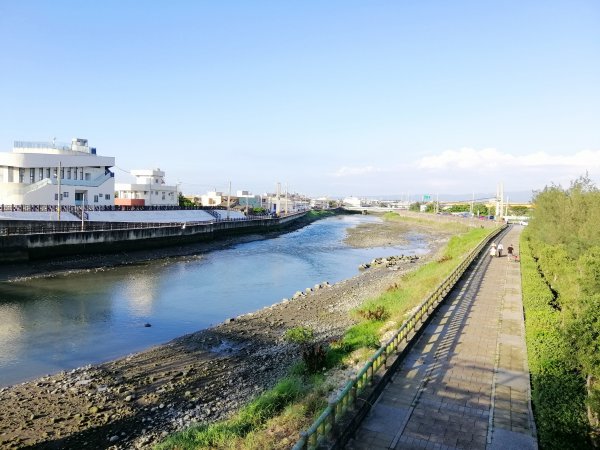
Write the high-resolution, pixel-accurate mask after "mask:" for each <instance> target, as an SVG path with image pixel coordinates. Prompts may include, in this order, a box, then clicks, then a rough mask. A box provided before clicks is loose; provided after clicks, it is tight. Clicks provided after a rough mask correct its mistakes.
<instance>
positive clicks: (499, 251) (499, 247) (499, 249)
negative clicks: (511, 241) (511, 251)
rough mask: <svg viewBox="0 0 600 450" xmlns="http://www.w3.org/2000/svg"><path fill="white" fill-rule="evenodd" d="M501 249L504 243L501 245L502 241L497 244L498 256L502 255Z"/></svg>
mask: <svg viewBox="0 0 600 450" xmlns="http://www.w3.org/2000/svg"><path fill="white" fill-rule="evenodd" d="M502 250H504V245H502V242H500V243H499V244H498V256H499V257H502Z"/></svg>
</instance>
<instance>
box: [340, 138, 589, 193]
mask: <svg viewBox="0 0 600 450" xmlns="http://www.w3.org/2000/svg"><path fill="white" fill-rule="evenodd" d="M586 172H589V175H590V176H591V177H592V179H597V178H598V174H600V151H599V150H582V151H579V152H574V153H572V154H563V155H553V154H549V153H547V152H532V153H528V154H522V155H514V154H511V153H506V152H502V151H500V150H497V149H494V148H486V149H481V150H478V149H473V148H461V149H459V150H447V151H443V152H440V153H438V154H435V155H429V156H426V157H422V158H418V159H414V160H413V161H406V160H402V161H400V160H399V159H398V158H396V159H394V158H393V157H390V159H389V160H388V161H385V162H379V163H378V164H364V165H362V166H361V165H356V166H342V167H340V168H338V169H337V170H335V171H331V172H330V173H329V176H331V177H332V180H331V183H332V186H334V187H335V188H336V189H339V191H340V192H344V193H357V192H359V193H360V194H361V195H377V194H392V193H402V192H404V193H406V192H412V193H418V192H440V193H442V192H446V193H457V194H461V193H465V192H473V191H475V192H492V193H493V192H495V189H496V184H497V183H499V182H503V183H504V186H505V190H506V191H513V192H516V191H531V190H534V189H541V188H543V187H544V186H547V185H549V184H551V183H557V184H561V185H563V186H568V185H569V183H570V182H571V181H572V180H575V179H576V178H577V177H578V176H580V175H583V174H585V173H586Z"/></svg>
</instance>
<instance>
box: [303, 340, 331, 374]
mask: <svg viewBox="0 0 600 450" xmlns="http://www.w3.org/2000/svg"><path fill="white" fill-rule="evenodd" d="M302 360H303V361H304V364H305V365H306V370H307V371H308V373H316V372H318V371H319V370H321V369H324V368H325V366H326V364H327V351H326V350H325V348H324V347H323V346H322V345H321V344H315V345H311V346H309V347H307V348H305V349H304V351H303V352H302Z"/></svg>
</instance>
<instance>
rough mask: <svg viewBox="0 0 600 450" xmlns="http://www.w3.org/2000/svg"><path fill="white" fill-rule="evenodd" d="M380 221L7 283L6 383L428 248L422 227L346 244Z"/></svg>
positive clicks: (1, 315)
mask: <svg viewBox="0 0 600 450" xmlns="http://www.w3.org/2000/svg"><path fill="white" fill-rule="evenodd" d="M374 220H379V219H377V218H373V217H369V216H358V215H355V216H336V217H332V218H328V219H324V220H320V221H317V222H314V223H312V224H310V225H308V226H306V227H304V228H301V229H299V230H296V231H293V232H290V233H285V234H282V235H280V236H278V237H275V238H272V239H263V240H256V241H252V242H245V243H240V244H236V245H232V246H231V247H229V248H226V249H222V250H215V251H211V252H206V253H201V254H198V255H194V256H186V257H179V258H163V259H157V260H154V261H151V262H146V263H140V264H135V265H127V266H118V267H111V268H98V269H93V270H82V271H71V272H68V273H58V274H53V275H49V276H44V277H31V278H25V279H20V280H18V281H10V282H1V283H0V386H7V385H11V384H15V383H18V382H21V381H25V380H29V379H32V378H36V377H38V376H41V375H44V374H47V373H53V372H58V371H61V370H68V369H72V368H75V367H79V366H82V365H86V364H91V363H98V362H102V361H106V360H110V359H114V358H118V357H121V356H124V355H127V354H130V353H132V352H137V351H140V350H142V349H145V348H148V347H151V346H153V345H157V344H160V343H164V342H167V341H169V340H171V339H173V338H175V337H177V336H181V335H183V334H186V333H190V332H193V331H197V330H199V329H203V328H206V327H209V326H211V325H212V324H216V323H219V322H222V321H223V320H225V319H226V318H228V317H234V316H237V315H240V314H243V313H247V312H251V311H255V310H257V309H260V308H262V307H264V306H268V305H271V304H273V303H277V302H279V301H281V299H282V298H285V297H291V296H292V295H293V294H294V292H296V291H298V290H303V289H305V288H306V287H309V286H313V285H315V284H317V283H320V282H323V281H329V282H330V283H332V284H333V283H335V282H338V281H340V280H343V279H346V278H350V277H352V276H354V275H356V274H357V273H358V265H359V264H360V263H363V262H368V261H369V260H371V259H373V258H375V257H379V256H390V255H397V254H405V255H409V254H410V255H414V254H423V253H426V252H427V249H428V245H427V240H426V238H425V237H424V236H422V235H420V234H418V233H414V234H411V235H409V236H408V244H407V245H405V246H389V247H380V248H368V249H356V248H351V247H349V246H347V245H346V244H344V242H343V239H344V237H345V234H346V230H347V229H348V228H349V227H353V226H356V225H358V224H360V223H365V222H368V221H374ZM147 324H149V325H151V326H146V325H147Z"/></svg>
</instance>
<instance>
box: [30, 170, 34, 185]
mask: <svg viewBox="0 0 600 450" xmlns="http://www.w3.org/2000/svg"><path fill="white" fill-rule="evenodd" d="M29 182H30V183H32V184H33V183H35V169H29Z"/></svg>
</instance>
